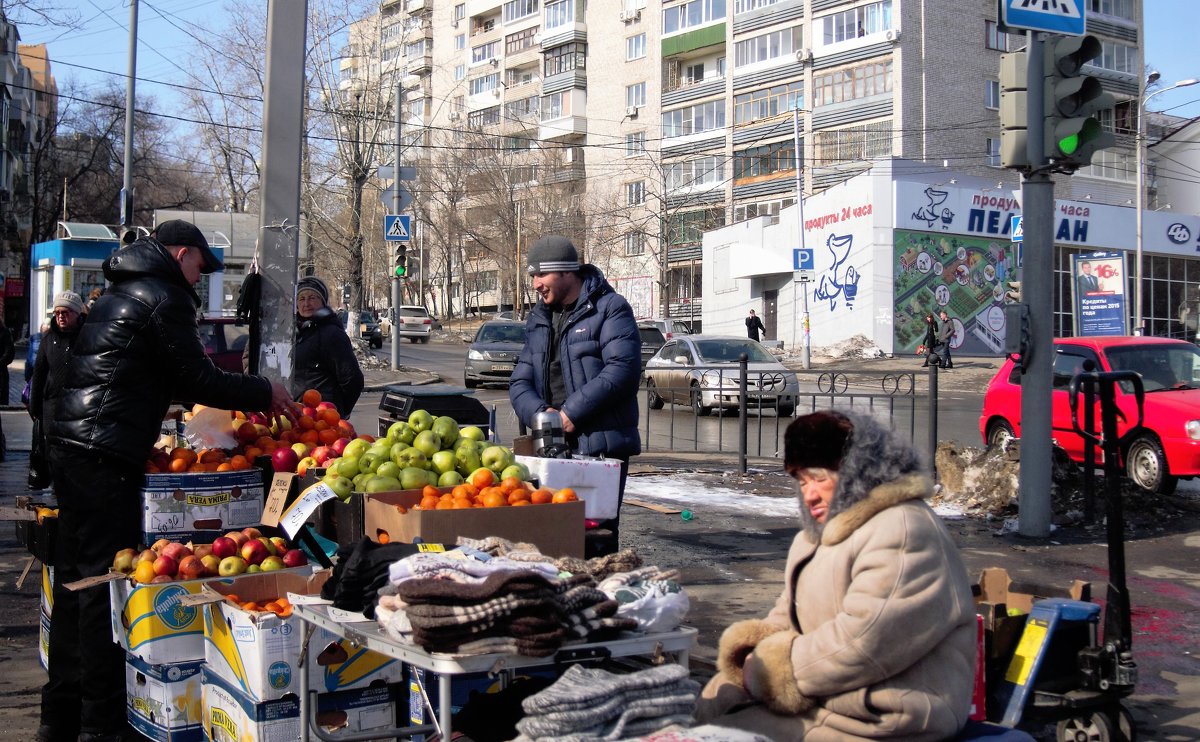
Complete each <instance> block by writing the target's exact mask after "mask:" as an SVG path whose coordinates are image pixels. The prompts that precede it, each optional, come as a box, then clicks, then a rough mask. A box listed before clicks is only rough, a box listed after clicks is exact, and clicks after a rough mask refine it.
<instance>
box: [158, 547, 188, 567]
mask: <svg viewBox="0 0 1200 742" xmlns="http://www.w3.org/2000/svg"><path fill="white" fill-rule="evenodd" d="M158 553H159V554H162V555H163V556H169V557H171V558H172V559H174V560H175V563H176V564H179V563H180V562H182V561H183V558H184V557H187V556H191V555H192V550H191V549H189V548H188V547H186V546H184V545H183V544H177V543H174V542H172V543H169V544H167V545H166V546H164V547H162V549H161V550H159V552H158Z"/></svg>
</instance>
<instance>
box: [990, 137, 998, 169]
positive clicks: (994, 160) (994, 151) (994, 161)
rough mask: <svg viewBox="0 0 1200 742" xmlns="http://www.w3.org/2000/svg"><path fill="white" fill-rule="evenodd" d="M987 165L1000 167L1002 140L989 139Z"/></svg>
mask: <svg viewBox="0 0 1200 742" xmlns="http://www.w3.org/2000/svg"><path fill="white" fill-rule="evenodd" d="M987 164H988V165H989V166H991V167H1000V140H999V139H998V138H995V137H988V138H987Z"/></svg>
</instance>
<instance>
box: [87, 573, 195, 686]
mask: <svg viewBox="0 0 1200 742" xmlns="http://www.w3.org/2000/svg"><path fill="white" fill-rule="evenodd" d="M209 579H216V578H211V577H210V578H206V579H202V580H184V581H180V582H163V583H159V584H149V585H139V584H137V583H135V582H133V581H132V580H130V579H118V580H114V581H112V582H110V583H108V587H109V598H110V599H111V600H112V620H113V640H114V641H115V642H116V643H118V644H120V645H121V646H122V647H124V648H125V651H126V652H128V653H129V654H132V655H134V656H135V657H137V658H138V659H140V660H142V661H143V662H145V663H147V664H150V665H165V664H170V663H175V662H199V661H200V660H203V659H204V617H203V611H202V610H201V609H200V608H198V607H196V606H187V605H182V604H180V602H179V599H180V598H182V597H183V596H184V595H195V594H197V593H199V592H200V587H201V585H203V584H204V583H205V582H206V581H207V580H209Z"/></svg>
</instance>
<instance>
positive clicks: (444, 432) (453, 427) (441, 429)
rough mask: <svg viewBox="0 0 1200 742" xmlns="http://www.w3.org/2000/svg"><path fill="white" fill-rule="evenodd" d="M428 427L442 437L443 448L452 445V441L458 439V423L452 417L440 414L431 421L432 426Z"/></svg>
mask: <svg viewBox="0 0 1200 742" xmlns="http://www.w3.org/2000/svg"><path fill="white" fill-rule="evenodd" d="M430 429H431V430H432V431H433V432H435V433H437V434H438V437H439V438H441V439H442V446H443V447H444V448H450V447H452V446H453V445H454V442H455V441H457V440H458V423H457V422H455V421H454V418H452V417H446V416H445V415H442V416H441V417H439V418H437V419H436V420H434V421H433V427H432V428H430Z"/></svg>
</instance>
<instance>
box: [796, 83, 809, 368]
mask: <svg viewBox="0 0 1200 742" xmlns="http://www.w3.org/2000/svg"><path fill="white" fill-rule="evenodd" d="M792 141H793V145H792V146H793V147H795V148H796V154H795V159H796V163H795V164H796V241H797V242H798V243H799V245H798V246H799V248H800V249H801V250H803V249H804V174H803V172H802V170H801V168H800V162H801V160H802V158H801V150H800V107H799V106H798V105H795V104H793V105H792ZM801 283H803V284H804V285H803V286H798V285H797V284H801ZM792 286H793V288H792V338H793V340H792V347H793V348H795V345H796V341H795V337H796V311H795V306H796V289H797V288H803V290H804V314H803V316H802V319H801V322H802V323H803V325H804V355H803V365H804V368H805V370H807V369H810V368H812V355H811V353H812V338H811V336H810V334H809V321H808V320H809V318H808V282H807V281H796V282H794V283H793V284H792Z"/></svg>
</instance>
